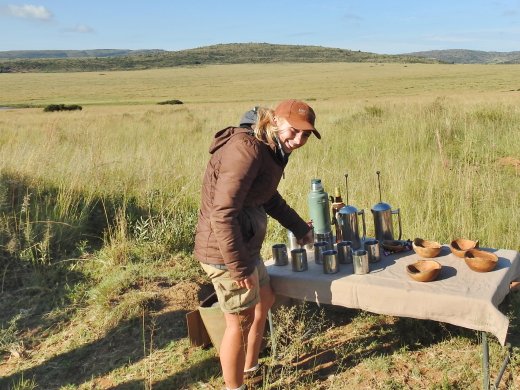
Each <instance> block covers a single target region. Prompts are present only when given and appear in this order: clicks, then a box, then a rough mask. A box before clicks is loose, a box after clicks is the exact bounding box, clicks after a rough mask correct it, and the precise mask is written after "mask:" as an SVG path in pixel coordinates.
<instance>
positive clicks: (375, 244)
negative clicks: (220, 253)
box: [364, 240, 381, 263]
mask: <svg viewBox="0 0 520 390" xmlns="http://www.w3.org/2000/svg"><path fill="white" fill-rule="evenodd" d="M364 247H365V250H366V251H367V253H368V262H369V263H377V262H378V261H380V260H381V254H380V250H379V241H377V240H369V241H365V245H364Z"/></svg>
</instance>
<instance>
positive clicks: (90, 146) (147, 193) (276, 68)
mask: <svg viewBox="0 0 520 390" xmlns="http://www.w3.org/2000/svg"><path fill="white" fill-rule="evenodd" d="M513 71H516V68H513V67H506V66H504V67H491V66H486V67H484V66H460V67H459V66H440V65H438V66H432V65H413V66H412V65H408V66H403V65H396V64H385V65H377V64H372V65H369V64H320V65H317V64H307V65H302V64H298V65H292V64H279V65H251V66H245V65H243V66H234V65H232V66H214V67H201V68H184V69H170V70H167V69H163V70H157V71H142V72H113V73H107V74H105V75H100V74H97V73H92V74H90V73H85V74H63V75H60V74H44V75H39V74H30V75H5V74H0V83H2V99H3V100H2V101H0V105H7V106H9V105H15V104H29V105H39V104H47V103H78V104H82V105H83V107H84V109H83V110H82V111H81V112H57V113H44V112H43V110H42V109H41V108H26V109H17V110H5V111H4V110H2V111H0V155H1V156H2V159H0V277H1V280H0V294H5V293H6V292H9V291H10V290H13V291H14V290H16V291H22V287H23V288H24V289H27V291H43V292H49V294H38V295H35V293H34V292H31V293H30V294H29V293H24V294H25V295H23V298H20V299H17V300H16V305H15V304H14V303H13V304H10V302H11V301H8V300H3V301H0V310H2V313H3V316H4V317H3V318H0V329H1V330H2V334H3V335H4V336H5V337H4V339H5V340H8V339H7V337H8V336H9V337H10V338H9V340H11V339H14V338H16V337H18V336H19V335H20V334H21V333H22V331H21V329H22V328H23V327H24V326H27V328H29V327H30V326H29V325H27V323H26V322H24V323H23V324H21V325H19V322H20V323H21V322H23V321H29V320H30V318H27V319H25V318H22V319H20V320H19V321H18V320H16V321H11V322H9V320H10V319H13V318H18V317H16V314H17V312H18V310H19V308H20V307H26V306H27V307H30V308H31V311H30V312H31V313H40V314H41V322H42V323H43V324H45V326H48V327H49V328H50V325H49V323H50V322H52V321H54V323H56V321H57V322H58V323H59V320H60V319H62V320H63V319H67V318H68V319H70V318H72V316H73V315H74V313H75V310H79V311H80V313H81V314H79V315H78V318H79V319H75V320H74V321H76V322H78V323H80V324H81V326H77V329H76V328H75V331H76V332H79V334H78V335H77V336H76V337H75V338H74V341H71V342H69V343H68V344H67V345H68V346H67V348H74V347H75V346H77V344H80V343H88V342H91V341H92V340H95V339H96V337H98V336H99V335H100V334H106V333H109V330H110V329H112V328H114V327H116V324H124V323H126V321H128V320H130V321H131V320H136V319H139V318H141V317H142V316H143V315H144V314H143V313H144V312H147V313H148V312H150V311H153V308H154V307H155V306H156V305H157V302H156V298H157V295H156V292H154V291H147V290H146V289H145V287H146V286H147V281H150V280H154V281H156V280H159V279H160V280H163V279H161V278H165V280H168V281H169V283H179V282H180V281H197V282H200V281H201V280H202V278H201V276H200V274H199V273H198V272H199V270H198V267H196V262H195V260H194V259H193V258H192V256H191V249H192V246H193V235H194V229H195V223H196V217H197V209H198V205H199V198H200V185H201V179H202V175H203V172H204V169H205V165H206V162H207V160H208V158H209V154H208V151H207V150H208V146H209V144H210V142H211V139H212V137H213V134H214V133H215V132H216V131H217V130H219V129H221V128H223V127H225V126H228V125H233V124H237V122H238V120H239V118H240V117H241V115H242V113H243V112H244V111H246V110H248V109H249V108H250V107H251V106H252V105H257V104H261V105H266V106H270V107H272V106H274V104H276V102H277V101H279V100H281V99H284V98H300V99H303V100H307V101H308V102H309V103H310V104H311V105H312V106H313V108H314V109H315V111H316V113H317V127H318V129H319V130H320V132H321V134H322V136H323V139H322V140H321V141H318V140H317V139H315V138H314V137H311V138H310V140H309V142H308V143H307V145H305V147H303V148H302V149H300V150H297V151H295V152H294V154H293V155H292V156H291V158H290V162H289V165H288V167H287V169H286V173H285V178H284V179H282V181H281V183H280V187H279V190H280V192H281V193H282V194H283V195H284V196H285V198H286V199H287V200H288V202H289V204H291V205H292V206H293V207H294V208H295V209H296V210H297V211H298V212H299V213H300V214H301V215H302V217H304V218H305V219H308V211H307V205H306V194H307V192H308V191H309V187H310V181H311V179H312V178H315V177H319V178H321V179H322V181H323V183H324V185H325V189H326V190H327V191H328V192H329V193H331V192H332V191H333V189H334V187H340V189H341V190H342V192H343V195H344V199H345V200H346V196H345V195H346V194H345V188H344V174H345V173H347V172H348V174H349V193H348V199H349V203H350V204H352V205H355V206H356V207H357V208H359V209H361V208H362V209H365V211H366V217H367V218H366V220H367V227H368V234H369V235H371V234H373V223H372V217H371V215H370V208H371V207H372V206H373V205H374V204H376V203H377V202H379V191H378V187H377V175H376V171H381V193H382V201H384V202H386V203H389V204H390V205H392V207H393V208H399V209H400V211H401V215H402V220H403V238H405V239H406V238H410V239H412V238H414V237H416V236H417V237H423V238H426V239H433V240H436V241H440V242H444V243H447V242H449V241H450V240H451V239H453V238H456V237H467V238H474V239H479V240H480V242H481V245H482V246H488V247H497V248H509V249H516V250H520V243H519V241H518V231H520V229H519V228H520V207H519V206H520V204H519V203H520V197H519V196H518V194H519V193H520V180H518V179H519V175H520V172H519V169H520V168H519V166H520V137H518V136H516V133H517V124H518V123H519V120H520V109H519V108H518V105H517V102H518V92H512V91H511V89H513V87H517V84H518V82H520V80H519V79H518V76H517V73H514V72H513ZM4 86H5V87H6V89H4V88H3V87H4ZM66 86H72V87H71V88H66ZM515 89H516V88H515ZM4 91H7V92H6V93H4ZM172 98H178V99H180V100H182V101H183V102H185V104H183V105H176V106H165V105H156V104H151V103H153V102H155V101H157V102H158V101H163V100H165V99H172ZM395 228H396V229H395V230H397V227H395ZM285 239H286V232H285V231H284V229H283V228H282V227H280V225H278V224H277V223H275V222H274V221H270V222H269V231H268V237H267V241H266V244H265V248H264V255H265V257H268V256H269V247H270V244H271V243H274V242H279V241H282V240H285ZM93 253H94V255H93ZM24 286H25V287H24ZM24 291H25V290H24ZM9 296H10V295H9ZM50 299H51V300H52V302H49V301H48V300H50ZM12 302H15V301H14V300H13V301H12ZM31 305H32V306H31ZM34 305H40V306H41V309H38V310H36V309H34V308H33V306H34ZM49 307H51V308H52V310H53V311H52V313H51V314H47V312H48V311H49ZM81 308H82V309H83V311H82V310H80V309H81ZM28 312H29V311H28ZM42 313H43V314H42ZM95 318H101V319H102V320H100V321H95V320H94V319H95ZM33 321H34V320H33ZM83 322H84V324H82V323H83ZM92 324H96V325H95V327H94V328H95V329H90V328H91V327H92V326H93V325H92ZM45 326H43V328H45ZM53 326H54V327H55V328H54V329H56V331H55V333H53V334H52V337H50V338H49V339H48V340H49V341H48V344H49V345H51V344H56V340H57V339H59V338H60V337H61V333H60V332H59V329H58V328H59V325H53ZM71 326H72V325H71ZM125 326H126V325H125ZM51 333H52V332H51ZM5 340H4V344H5V345H4V348H6V346H7V344H9V345H10V344H12V343H11V341H9V343H8V342H7V341H5ZM149 340H151V338H150V339H149ZM34 342H35V343H36V341H34ZM179 344H182V348H184V349H187V348H188V346H187V345H185V344H187V343H184V344H183V343H182V342H181V343H179ZM29 347H30V345H29ZM152 347H153V346H152V345H149V346H147V348H149V350H150V355H152ZM171 348H174V346H172V347H171ZM455 349H456V348H455ZM160 354H161V352H160V351H157V350H155V351H154V352H153V355H156V356H157V355H160ZM205 359H206V356H205V355H204V356H202V357H201V365H202V366H203V367H206V365H205V364H207V365H209V366H211V367H213V363H212V362H210V361H208V362H206V363H205ZM387 363H388V362H385V361H382V360H381V359H377V358H374V360H373V362H372V365H373V366H374V367H376V366H377V367H379V366H381V364H383V365H386V364H387ZM385 367H386V366H385ZM148 368H149V367H144V368H141V369H140V372H141V373H143V372H146V376H147V378H148V379H147V380H149V382H150V383H151V382H152V379H153V378H152V377H151V376H152V373H151V372H150V371H149V370H148ZM385 369H387V370H390V371H391V370H392V367H391V366H388V367H386V368H385ZM155 375H156V376H157V375H159V374H158V373H156V374H155ZM173 380H179V381H180V380H184V379H182V378H176V377H175V378H173ZM215 381H216V380H215ZM183 383H184V382H183ZM21 385H22V382H21V381H20V386H21ZM31 385H32V384H31V383H29V384H25V383H24V386H26V387H27V386H28V387H30V386H31ZM301 385H302V386H304V385H305V384H301Z"/></svg>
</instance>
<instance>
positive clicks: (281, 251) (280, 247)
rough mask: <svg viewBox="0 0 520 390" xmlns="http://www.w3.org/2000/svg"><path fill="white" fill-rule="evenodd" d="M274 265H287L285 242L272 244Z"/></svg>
mask: <svg viewBox="0 0 520 390" xmlns="http://www.w3.org/2000/svg"><path fill="white" fill-rule="evenodd" d="M272 251H273V259H274V265H287V264H289V258H288V257H287V246H286V245H285V244H274V245H273V246H272Z"/></svg>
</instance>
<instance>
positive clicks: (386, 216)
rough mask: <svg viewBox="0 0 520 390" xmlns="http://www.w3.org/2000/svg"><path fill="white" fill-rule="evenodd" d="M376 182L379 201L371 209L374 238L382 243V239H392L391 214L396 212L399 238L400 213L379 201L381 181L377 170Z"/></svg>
mask: <svg viewBox="0 0 520 390" xmlns="http://www.w3.org/2000/svg"><path fill="white" fill-rule="evenodd" d="M376 173H377V182H378V186H379V203H377V204H375V205H374V206H373V207H372V209H371V211H372V216H373V217H374V230H375V237H376V239H377V240H378V241H379V242H380V243H382V242H383V240H394V239H395V238H394V225H393V221H392V215H393V214H397V217H398V218H397V219H398V222H399V238H398V240H400V239H401V235H402V229H401V213H400V210H399V209H395V210H392V207H391V206H390V205H389V204H388V203H384V202H382V201H381V181H380V178H379V174H380V173H381V172H380V171H377V172H376Z"/></svg>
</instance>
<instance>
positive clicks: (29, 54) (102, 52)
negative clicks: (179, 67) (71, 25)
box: [0, 49, 163, 59]
mask: <svg viewBox="0 0 520 390" xmlns="http://www.w3.org/2000/svg"><path fill="white" fill-rule="evenodd" d="M161 51H163V50H125V49H96V50H10V51H0V59H23V58H26V59H30V58H85V57H87V58H88V57H121V56H128V55H136V54H146V53H157V52H161Z"/></svg>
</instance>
